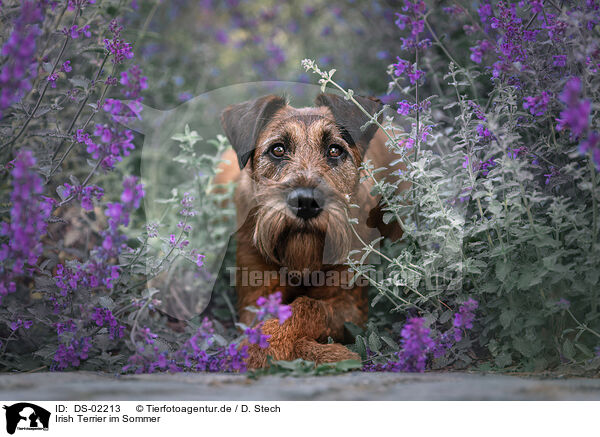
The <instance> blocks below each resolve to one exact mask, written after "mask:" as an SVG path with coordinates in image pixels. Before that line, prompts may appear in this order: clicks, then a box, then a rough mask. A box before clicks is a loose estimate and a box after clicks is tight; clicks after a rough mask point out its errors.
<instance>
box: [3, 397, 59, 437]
mask: <svg viewBox="0 0 600 437" xmlns="http://www.w3.org/2000/svg"><path fill="white" fill-rule="evenodd" d="M4 409H5V410H6V432H8V433H9V434H14V433H15V431H16V430H17V428H18V429H19V430H30V431H35V430H44V431H47V430H48V425H49V422H50V411H48V410H45V409H44V408H42V407H39V406H37V405H35V404H30V403H27V402H19V403H18V404H13V405H10V406H6V405H5V406H4Z"/></svg>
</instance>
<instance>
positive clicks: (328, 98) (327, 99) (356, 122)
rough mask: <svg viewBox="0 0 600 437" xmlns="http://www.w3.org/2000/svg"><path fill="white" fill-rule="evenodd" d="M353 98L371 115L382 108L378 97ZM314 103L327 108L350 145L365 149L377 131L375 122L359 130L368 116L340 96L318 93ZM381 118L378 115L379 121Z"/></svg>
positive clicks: (367, 119)
mask: <svg viewBox="0 0 600 437" xmlns="http://www.w3.org/2000/svg"><path fill="white" fill-rule="evenodd" d="M354 98H355V99H356V101H357V102H358V103H360V105H361V106H362V107H363V108H364V109H365V110H366V111H367V112H368V113H369V114H371V115H375V114H377V113H378V112H379V111H381V108H383V104H382V103H381V101H380V100H379V99H375V98H368V97H361V96H354ZM315 105H316V106H325V107H327V108H329V110H330V111H331V113H332V114H333V117H334V119H335V121H336V123H337V124H338V126H339V127H340V128H341V129H342V134H343V135H344V136H347V137H348V138H344V139H345V140H346V141H348V143H350V144H351V145H353V144H357V145H359V146H360V147H361V148H362V149H363V150H365V149H366V148H367V146H368V144H369V142H370V141H371V139H372V138H373V135H375V132H377V129H378V126H377V125H376V124H370V125H369V126H367V128H366V129H365V130H363V131H361V130H360V128H361V127H362V126H363V125H364V124H365V123H367V121H369V117H367V115H366V114H365V113H364V112H362V111H361V110H360V108H359V107H358V106H356V104H354V103H353V102H352V101H350V100H346V99H345V98H344V97H342V96H339V95H337V94H329V93H328V94H319V95H318V96H317V98H316V99H315ZM381 118H382V116H381V115H380V116H379V119H378V121H379V122H381ZM344 131H345V132H344Z"/></svg>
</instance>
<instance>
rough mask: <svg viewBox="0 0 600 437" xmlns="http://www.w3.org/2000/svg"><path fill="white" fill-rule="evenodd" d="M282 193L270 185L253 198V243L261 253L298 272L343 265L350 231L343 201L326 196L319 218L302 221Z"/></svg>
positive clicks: (348, 248)
mask: <svg viewBox="0 0 600 437" xmlns="http://www.w3.org/2000/svg"><path fill="white" fill-rule="evenodd" d="M284 192H285V190H282V189H281V187H277V186H272V187H268V188H266V189H263V190H261V193H259V194H258V195H257V197H256V200H257V203H258V208H257V209H256V210H255V211H256V224H255V227H254V235H253V240H254V244H255V245H256V247H257V248H258V250H259V251H260V252H261V254H262V255H263V256H264V257H265V258H267V259H268V260H269V261H271V262H273V263H275V264H278V265H280V266H283V267H287V268H288V269H290V270H300V271H301V270H304V269H308V270H311V271H314V270H319V269H321V268H322V266H323V265H335V264H341V263H343V262H345V260H346V257H347V255H348V252H349V251H350V244H351V229H350V227H349V223H348V220H347V218H346V205H345V203H344V200H343V199H342V198H339V197H338V198H335V197H334V196H332V195H329V197H328V200H327V204H326V205H325V208H324V210H323V212H322V213H321V214H320V215H319V216H317V217H314V218H312V219H310V220H303V219H300V218H298V217H296V216H295V215H294V214H293V213H292V212H291V211H289V209H288V207H287V205H286V202H285V196H284V194H283V193H284Z"/></svg>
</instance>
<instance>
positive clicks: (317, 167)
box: [216, 95, 401, 368]
mask: <svg viewBox="0 0 600 437" xmlns="http://www.w3.org/2000/svg"><path fill="white" fill-rule="evenodd" d="M278 99H279V98H278V97H276V96H267V97H264V98H262V99H258V100H257V101H254V102H247V103H245V104H240V105H236V106H234V107H230V108H228V109H226V110H225V111H224V113H223V120H222V122H223V126H224V128H225V131H226V133H227V135H228V137H229V138H230V141H231V142H232V144H233V146H234V148H236V151H237V157H238V159H239V162H240V166H242V167H243V169H242V170H241V171H239V170H238V166H237V165H236V164H235V163H233V164H230V165H223V166H221V169H222V172H221V173H220V175H219V177H218V180H217V181H216V182H217V183H224V182H227V181H231V180H234V179H235V180H237V182H238V185H237V189H236V195H235V203H236V206H237V217H238V234H237V237H238V245H237V266H238V267H240V268H247V269H248V270H249V271H280V268H281V267H286V268H288V269H289V270H295V271H303V270H305V269H308V270H309V271H315V270H321V271H324V272H327V271H330V270H338V271H341V270H345V269H346V267H344V266H343V265H341V264H342V263H343V262H344V260H345V259H346V256H347V254H348V252H349V251H350V249H351V248H359V247H361V244H360V240H359V239H358V238H357V237H356V235H354V232H353V231H352V229H351V228H350V226H349V223H348V217H353V218H358V219H359V225H354V226H355V230H356V232H357V233H358V234H359V236H360V237H361V239H363V240H364V241H370V240H369V238H370V237H372V236H373V231H374V230H375V229H379V230H380V231H385V233H386V234H388V235H392V236H394V237H396V238H397V237H399V236H400V235H401V230H399V229H398V227H397V225H396V226H390V225H384V224H383V223H382V221H381V216H382V214H381V208H380V206H379V199H377V198H374V197H373V196H372V195H371V194H370V190H371V188H372V183H370V182H367V183H360V172H359V169H358V168H359V166H360V164H361V163H362V161H363V160H364V159H371V161H373V164H374V165H375V167H376V168H377V167H381V166H383V165H386V164H389V162H391V161H392V160H393V159H394V155H393V154H391V153H390V152H389V151H388V149H387V147H386V146H385V139H386V137H385V135H382V134H383V132H381V131H378V132H375V131H374V129H372V132H371V133H370V134H365V136H366V139H365V138H362V139H361V138H359V136H360V135H361V133H360V131H358V133H356V132H357V130H356V128H357V126H340V122H339V120H338V119H336V117H335V116H334V114H333V112H332V108H333V111H336V112H337V114H338V118H343V119H344V123H345V124H348V123H349V121H348V120H351V121H352V120H353V119H352V114H350V115H348V116H347V114H342V115H340V113H339V111H340V109H339V107H336V106H334V104H335V105H339V106H340V107H341V108H344V106H343V105H344V103H343V102H341V101H340V100H338V99H339V98H336V96H331V95H324V96H323V97H322V98H321V100H319V99H318V100H317V101H318V102H319V101H320V102H321V103H323V102H325V104H323V105H321V106H317V107H309V108H294V107H292V106H289V105H288V104H286V103H284V102H282V101H281V100H278ZM328 99H329V100H328ZM363 100H364V101H365V102H366V103H368V104H371V103H372V102H370V101H367V100H366V99H363ZM330 101H331V102H333V103H332V104H331V105H329V102H330ZM348 103H349V102H348ZM349 104H350V105H352V104H351V103H349ZM242 105H245V106H242ZM327 105H329V106H330V107H328V106H327ZM373 107H376V106H373ZM352 110H353V108H352V107H351V106H349V107H348V111H352ZM251 111H255V112H257V114H256V117H257V118H260V117H263V118H262V119H259V120H258V121H257V122H256V123H259V122H260V123H262V125H261V126H260V127H259V128H256V127H252V126H251V124H248V123H249V121H248V120H249V119H250V118H251V117H250V113H251ZM260 111H262V113H261V112H260ZM373 112H374V111H373ZM265 113H268V117H267V116H265V115H264V114H265ZM241 114H243V115H241ZM243 117H246V118H245V119H244V118H243ZM355 118H356V121H355V122H354V124H358V123H360V124H359V126H358V127H360V125H362V124H364V120H361V118H360V115H355ZM236 123H237V125H235V124H236ZM350 128H352V129H353V131H352V132H354V135H353V136H354V138H350V139H349V135H348V131H350ZM243 129H245V130H246V131H247V132H246V133H245V134H246V136H247V137H244V132H240V130H243ZM344 129H347V130H346V131H345V130H344ZM251 131H253V132H251ZM253 134H254V135H255V136H256V138H251V136H252V135H253ZM279 142H285V143H286V144H287V146H288V152H287V155H288V157H287V159H286V160H285V161H282V162H276V161H274V160H273V159H271V158H270V157H269V156H268V150H269V148H270V147H271V146H272V145H273V144H274V143H279ZM249 144H250V145H251V146H252V148H255V150H254V151H253V152H252V153H251V154H249V153H248V147H249ZM329 144H337V145H340V146H342V147H343V148H344V150H345V151H346V155H345V158H344V159H343V160H339V161H338V162H336V163H334V164H332V162H331V161H330V160H328V159H327V157H326V154H325V152H324V150H325V149H326V147H327V145H329ZM324 148H325V149H324ZM365 150H366V153H365ZM244 156H245V157H246V159H247V161H245V160H244ZM224 158H225V159H228V160H230V161H232V162H235V155H234V154H233V153H232V152H228V153H227V154H226V156H225V157H224ZM392 170H393V169H390V171H392ZM296 187H307V188H318V189H319V190H321V192H323V194H324V196H325V198H326V199H327V200H326V205H325V207H324V210H323V212H322V213H321V214H320V215H318V216H317V217H314V218H311V219H310V220H303V219H301V218H298V217H296V216H295V215H294V214H293V213H292V212H291V211H290V210H289V208H288V207H287V205H286V196H287V194H288V193H289V192H290V190H292V189H294V188H296ZM351 203H353V204H358V205H361V208H360V209H356V208H354V209H352V208H349V207H348V206H349V204H351ZM367 223H369V225H368V226H367ZM280 279H281V278H279V277H277V278H272V280H271V282H270V283H268V284H262V285H260V286H257V287H252V286H249V285H247V284H242V282H241V277H240V276H239V275H238V278H237V280H238V285H237V291H238V309H239V311H240V321H241V322H242V323H245V324H251V323H252V321H253V318H254V314H253V313H251V312H248V311H246V310H245V308H246V307H247V306H251V305H255V303H256V300H257V299H258V297H260V296H267V295H269V294H271V293H274V292H276V291H281V293H282V296H283V301H284V303H287V304H290V305H291V306H292V317H291V318H290V319H288V320H287V321H286V322H285V323H283V324H282V325H279V323H278V321H277V320H269V321H267V322H266V323H265V324H264V326H263V332H264V333H265V334H267V335H270V336H271V337H270V339H269V348H267V349H266V350H263V349H260V348H259V347H258V346H257V345H250V347H249V353H250V357H249V360H248V365H249V367H251V368H255V367H262V366H265V365H266V363H267V355H271V356H272V357H273V358H274V359H278V360H281V359H285V360H290V359H295V358H298V357H301V358H304V359H307V360H311V361H315V362H334V361H339V360H343V359H358V358H359V357H358V355H357V354H355V353H353V352H350V351H349V350H348V349H347V348H345V347H344V346H342V345H341V344H338V343H334V344H326V343H327V339H328V337H331V338H333V339H334V340H335V341H337V342H340V341H343V337H344V322H352V323H355V324H357V325H359V326H360V325H363V324H364V323H365V322H366V318H367V310H368V305H367V295H366V289H365V288H364V287H358V286H355V287H353V288H348V287H340V286H326V285H325V286H318V287H317V286H307V287H305V286H302V285H298V286H293V285H289V284H287V285H285V286H281V281H280Z"/></svg>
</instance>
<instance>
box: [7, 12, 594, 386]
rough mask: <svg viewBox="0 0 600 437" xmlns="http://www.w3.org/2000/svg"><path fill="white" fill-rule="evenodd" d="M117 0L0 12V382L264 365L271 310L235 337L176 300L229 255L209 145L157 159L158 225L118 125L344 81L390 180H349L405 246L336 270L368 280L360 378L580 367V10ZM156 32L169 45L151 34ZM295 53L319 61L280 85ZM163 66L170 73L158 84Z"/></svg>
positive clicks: (585, 80) (357, 346) (590, 314)
mask: <svg viewBox="0 0 600 437" xmlns="http://www.w3.org/2000/svg"><path fill="white" fill-rule="evenodd" d="M122 3H127V2H119V4H118V5H117V4H116V3H115V2H102V1H94V0H63V1H49V0H23V1H3V2H0V8H1V12H2V14H0V17H1V18H0V20H1V21H2V27H1V28H0V29H1V30H0V41H1V44H2V51H1V59H0V90H1V92H0V156H1V157H2V161H1V164H2V167H1V168H0V179H1V181H2V192H1V194H0V195H1V196H2V206H1V208H0V214H1V215H2V217H1V220H2V226H1V228H0V262H1V266H0V299H1V301H0V322H1V323H0V341H1V344H0V348H1V349H0V351H1V355H2V359H1V360H0V365H1V366H2V369H3V370H20V371H24V370H35V369H52V370H67V369H104V370H106V369H108V370H110V371H115V372H138V373H139V372H154V371H171V372H175V371H233V372H241V371H244V370H245V369H246V367H245V357H246V349H245V347H244V346H242V345H241V344H242V343H243V342H244V344H245V342H247V343H251V344H258V345H259V346H260V347H267V345H268V341H269V338H268V336H266V335H264V334H263V333H262V332H261V326H262V323H263V321H264V320H266V319H267V318H271V317H275V318H278V319H279V320H280V322H281V323H283V322H284V321H285V320H286V319H287V318H288V317H289V316H290V308H289V307H287V306H285V305H282V304H281V300H280V296H279V295H277V294H275V295H272V296H269V297H265V298H261V299H259V301H258V302H257V303H256V304H257V308H256V309H255V312H256V320H255V321H254V323H253V324H252V325H251V326H242V325H239V324H238V325H236V323H235V322H236V319H235V311H234V310H233V302H232V299H233V298H232V293H231V287H230V286H229V285H228V284H226V283H223V282H219V281H217V282H216V285H215V287H216V288H215V290H217V292H216V293H215V294H214V295H213V296H212V298H211V299H210V304H209V306H208V310H209V311H208V312H209V314H210V315H211V318H207V317H205V316H204V315H202V316H200V315H199V314H198V311H195V309H196V308H198V307H202V308H204V306H206V305H204V306H203V305H200V304H199V303H197V302H195V301H194V300H193V299H194V298H196V299H197V296H196V297H194V290H196V289H197V288H198V287H199V285H198V284H201V283H206V281H210V280H211V278H209V276H210V274H209V273H208V271H207V270H206V268H205V266H206V265H208V264H211V263H215V262H217V261H219V260H218V259H217V257H216V256H215V254H216V253H217V252H220V251H222V250H226V249H227V247H224V246H223V244H222V243H220V242H219V241H218V240H219V239H218V238H215V236H223V234H224V233H225V230H224V227H223V226H222V222H223V221H224V220H225V219H226V218H228V217H231V216H232V214H233V210H232V208H231V207H230V206H226V205H224V200H227V199H229V198H231V194H232V189H231V187H219V189H213V188H215V187H214V176H215V168H216V165H217V164H218V163H219V158H218V156H219V155H220V153H221V152H222V151H223V150H224V149H225V148H226V146H227V144H226V140H225V139H224V137H217V139H216V140H210V141H206V142H205V141H204V140H202V139H201V138H200V137H199V135H198V134H197V133H196V132H195V131H193V130H192V129H190V128H189V127H186V129H185V132H183V133H181V134H179V135H177V136H175V137H173V141H174V144H176V145H177V146H178V147H179V148H180V153H179V154H178V156H176V157H175V159H174V160H173V162H172V163H168V164H167V163H165V165H169V166H171V165H172V166H173V167H172V168H174V169H178V168H182V169H184V170H186V171H190V172H191V173H190V174H193V177H192V178H190V180H189V181H187V182H186V184H185V186H180V187H161V188H165V190H164V191H161V193H163V192H168V193H170V197H168V198H158V200H156V202H155V203H156V205H158V207H160V208H163V209H161V210H160V211H161V214H159V215H158V216H160V217H161V220H160V222H150V223H147V224H146V223H145V216H144V211H143V210H142V208H141V207H142V205H143V203H144V201H145V197H146V192H148V191H149V190H154V189H156V187H154V186H146V185H145V184H144V183H143V181H142V179H141V177H140V176H141V175H140V173H141V172H140V167H141V151H140V144H141V142H140V141H141V140H140V137H139V135H138V134H136V133H134V132H133V131H132V130H131V129H129V128H126V127H125V126H128V125H131V124H132V123H134V122H135V121H139V120H143V119H144V117H145V114H144V110H143V106H142V102H146V103H147V101H150V102H151V103H153V104H154V105H155V106H161V105H162V106H163V107H166V106H168V105H172V104H175V103H177V102H179V101H183V100H187V99H189V98H190V97H192V94H191V92H192V91H195V90H203V89H205V88H206V89H210V88H215V87H217V86H221V85H228V84H229V83H227V82H223V80H227V79H230V80H236V81H242V80H258V79H261V80H267V79H290V78H291V79H294V80H298V81H308V80H310V76H309V74H310V73H316V74H317V75H318V77H319V78H320V81H321V84H322V86H323V87H324V88H325V87H327V86H331V87H333V88H334V89H337V90H338V91H339V92H341V93H343V94H344V95H345V96H346V98H348V99H350V100H354V99H353V92H352V91H351V90H348V89H347V87H348V85H351V86H359V85H360V87H361V94H366V93H368V92H370V93H372V94H374V95H377V96H379V97H380V98H381V99H382V100H383V101H384V102H385V103H389V104H390V107H389V108H388V109H387V110H386V112H384V115H385V117H384V119H383V121H382V122H379V121H377V118H376V117H374V118H373V120H372V122H373V123H378V124H379V125H380V127H382V128H383V129H385V130H386V132H387V133H388V135H389V141H388V146H389V147H390V148H391V149H392V150H393V151H394V152H395V153H397V154H398V160H399V161H402V162H403V163H404V164H405V165H406V169H405V170H402V171H401V172H399V173H398V179H397V180H379V178H378V173H379V169H375V168H372V166H371V165H370V164H369V163H365V165H364V169H363V170H364V173H365V175H366V177H368V178H370V179H372V180H373V181H374V182H375V190H376V192H377V193H378V194H380V195H381V196H382V199H383V200H382V202H383V204H384V207H385V216H384V220H385V221H386V222H392V221H397V222H398V223H400V224H401V225H402V227H403V228H404V230H405V236H404V237H403V238H402V239H401V240H399V241H396V242H392V241H384V242H383V244H382V246H381V249H375V247H378V246H376V245H366V246H365V248H364V250H363V253H362V255H369V254H370V253H371V252H373V251H376V250H377V251H378V255H380V258H381V259H383V260H385V262H384V263H383V264H381V265H370V264H368V263H367V262H366V261H365V262H362V263H361V262H357V261H356V260H354V259H353V258H349V260H348V264H349V266H350V267H351V268H352V269H354V270H355V271H356V272H357V274H358V275H359V276H364V277H365V278H367V279H368V280H369V281H371V285H372V287H371V292H372V296H371V297H372V300H371V302H372V305H373V308H372V313H371V317H370V321H369V323H368V325H367V328H366V330H361V329H359V328H358V327H355V326H351V325H350V326H348V329H349V330H350V331H351V333H352V334H354V336H355V343H354V345H353V346H352V347H353V348H354V350H356V351H357V352H358V353H360V354H361V356H362V358H363V360H364V361H363V363H362V366H363V369H364V370H367V371H423V370H425V369H427V368H434V369H438V368H443V367H447V366H449V365H452V366H455V367H464V366H467V365H478V366H479V368H481V369H521V370H536V369H547V368H555V367H556V366H559V365H561V364H563V365H566V364H569V365H579V366H583V367H585V368H597V367H598V365H599V364H600V361H599V359H598V358H597V356H598V350H599V347H600V346H599V345H600V308H599V306H600V298H599V296H598V289H597V283H598V269H597V266H598V265H600V247H599V241H598V240H599V236H598V233H599V232H598V231H599V224H598V212H599V211H598V200H599V196H600V194H599V190H598V171H599V170H600V125H599V124H598V123H599V122H598V120H599V117H598V114H597V113H598V102H599V100H600V99H599V96H600V91H599V89H600V84H599V80H598V74H597V73H598V69H599V68H600V38H599V37H598V28H599V26H600V6H599V5H598V2H597V1H595V0H587V1H585V2H575V1H564V2H560V3H559V2H555V1H547V2H541V1H531V2H524V1H496V0H494V1H491V0H483V1H481V2H476V3H471V2H452V3H451V4H450V3H448V4H447V5H445V6H444V7H442V8H436V9H433V8H432V7H430V5H429V3H426V2H423V1H412V0H405V1H404V2H402V4H401V6H400V7H399V10H390V9H389V8H387V7H384V6H383V5H381V4H380V3H379V2H378V1H374V2H371V3H369V4H366V3H365V4H360V5H359V4H356V6H352V7H348V6H347V5H346V3H345V2H344V3H343V2H341V1H333V2H325V1H316V2H315V4H314V6H306V7H302V8H301V10H296V9H294V7H293V6H292V5H290V4H288V3H285V4H284V3H283V2H277V1H272V2H268V3H264V4H263V3H261V4H254V3H252V2H238V1H227V2H225V3H224V4H220V3H218V2H211V1H203V2H200V6H198V5H197V4H194V7H195V8H196V9H194V10H195V11H196V13H187V12H190V11H191V9H190V8H192V6H190V5H187V4H185V2H179V1H175V2H160V1H156V2H135V1H133V2H131V4H130V5H122ZM138 3H139V6H138ZM167 3H169V4H168V5H167ZM198 13H200V14H201V15H202V16H201V17H200V18H199V17H198V16H197V14H198ZM165 14H170V15H168V17H169V20H158V21H157V20H152V18H153V17H161V16H162V15H165ZM165 16H167V15H165ZM450 17H451V19H449V18H450ZM196 19H198V20H201V21H202V23H204V25H198V22H200V21H195V20H196ZM190 22H193V23H194V24H193V26H192V27H193V28H194V32H196V33H194V35H195V36H197V37H198V38H190V36H189V35H188V34H186V31H187V30H189V23H190ZM186 23H187V24H188V27H186V26H184V25H183V24H186ZM161 26H162V27H161ZM179 27H180V28H181V29H182V30H180V29H178V28H179ZM132 29H139V30H136V31H134V30H132ZM171 31H172V34H173V35H175V36H176V37H178V38H174V39H173V40H169V39H167V38H160V39H156V35H157V34H158V35H161V34H162V32H164V33H165V34H167V33H169V32H171ZM442 31H443V32H442ZM169 34H171V33H169ZM198 41H201V42H200V43H198ZM343 43H347V44H348V47H346V48H347V50H344V49H343V47H342V46H339V45H338V44H343ZM169 44H177V47H182V49H181V50H168V47H169ZM305 46H310V47H311V50H307V48H306V47H305ZM372 47H377V49H376V50H373V49H372ZM350 48H352V50H350ZM357 48H365V50H362V49H357ZM366 48H368V50H367V49H366ZM188 53H190V54H191V53H194V54H201V55H202V56H191V55H188ZM304 56H315V57H316V58H317V62H314V61H305V63H304V66H305V71H302V69H300V68H299V67H298V61H299V60H300V59H302V57H304ZM175 61H177V62H179V63H180V64H179V67H174V66H173V64H176V62H175ZM386 64H388V75H389V81H388V83H386V81H383V80H382V73H383V70H384V69H385V65H386ZM240 65H243V66H252V68H240ZM330 65H332V66H333V65H335V66H339V67H344V68H343V69H342V68H340V70H341V71H340V73H337V76H336V80H334V79H333V73H334V71H333V70H330V71H329V72H325V71H321V69H320V67H324V66H326V67H329V66H330ZM167 66H168V68H169V69H176V68H179V70H177V72H178V73H179V74H167V76H169V77H168V78H166V79H165V74H164V71H169V72H171V70H169V69H167ZM344 69H345V70H346V72H344ZM148 71H149V73H148ZM171 76H172V77H171ZM338 77H341V78H342V79H343V80H341V81H339V82H338V81H337V78H338ZM195 81H198V84H197V85H196V82H195ZM196 86H198V87H199V88H195V87H196ZM386 86H387V92H385V90H386ZM149 87H151V88H152V91H153V92H152V93H148V88H149ZM144 99H146V100H144ZM354 102H355V103H357V102H356V101H354ZM357 104H358V103H357ZM390 108H391V109H390ZM390 110H391V111H392V112H395V113H396V114H394V115H395V118H393V117H391V116H390V115H389V114H390ZM392 121H393V122H394V123H395V125H397V124H400V125H402V126H403V127H405V130H404V132H402V133H400V132H399V130H398V129H391V123H392ZM199 143H202V144H203V145H208V146H210V147H211V148H212V149H211V150H213V153H211V154H202V153H199V152H198V150H199V148H198V144H199ZM169 168H171V167H169ZM175 171H176V170H175ZM144 182H145V181H144ZM406 182H409V183H410V187H411V188H410V189H408V190H406V191H404V192H402V193H398V192H397V190H396V188H397V187H398V185H399V184H402V183H406ZM201 187H209V189H202V188H201ZM156 197H157V196H154V197H153V199H154V198H156ZM156 205H154V204H153V205H152V207H153V208H157V206H156ZM227 253H228V255H227V256H229V257H231V250H230V249H229V250H228V252H227ZM362 259H363V260H367V259H368V258H367V257H366V256H365V257H363V258H362ZM376 270H380V272H382V273H383V277H384V278H385V279H384V280H378V281H375V280H373V279H372V278H373V277H374V276H373V275H371V273H372V272H374V271H376ZM377 277H382V276H381V275H379V276H377ZM184 321H185V322H184ZM352 368H356V365H355V364H352V363H346V364H342V365H340V366H339V367H331V366H324V367H314V366H312V364H310V363H306V362H301V361H298V362H295V363H291V364H290V363H287V364H286V363H281V362H279V363H273V369H275V370H274V371H281V372H289V371H294V372H299V373H302V374H306V373H309V372H315V373H317V374H320V373H327V372H330V371H343V370H349V369H352Z"/></svg>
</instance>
